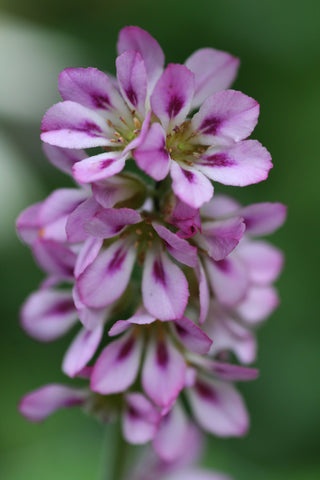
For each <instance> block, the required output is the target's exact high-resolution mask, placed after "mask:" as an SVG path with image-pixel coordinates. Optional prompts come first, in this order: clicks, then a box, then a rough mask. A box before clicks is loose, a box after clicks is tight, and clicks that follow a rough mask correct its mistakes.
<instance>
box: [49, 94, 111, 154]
mask: <svg viewBox="0 0 320 480" xmlns="http://www.w3.org/2000/svg"><path fill="white" fill-rule="evenodd" d="M41 131H42V134H41V140H42V141H43V142H45V143H49V144H50V145H55V146H57V147H63V148H76V149H79V148H90V147H102V146H109V145H113V144H112V143H110V140H109V139H108V138H109V137H110V138H112V133H111V132H110V128H109V127H108V124H107V122H106V121H105V120H104V119H103V117H101V116H100V115H99V114H98V113H96V112H94V111H93V110H90V109H88V108H86V107H83V106H82V105H80V104H79V103H75V102H71V101H66V102H60V103H57V104H56V105H54V106H53V107H51V108H49V110H47V112H46V113H45V115H44V117H43V119H42V124H41Z"/></svg>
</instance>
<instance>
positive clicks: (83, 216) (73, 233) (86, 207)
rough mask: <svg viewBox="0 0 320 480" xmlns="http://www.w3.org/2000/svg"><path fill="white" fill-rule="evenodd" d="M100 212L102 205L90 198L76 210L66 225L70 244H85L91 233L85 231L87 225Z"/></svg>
mask: <svg viewBox="0 0 320 480" xmlns="http://www.w3.org/2000/svg"><path fill="white" fill-rule="evenodd" d="M99 210H101V205H99V203H98V202H97V201H96V200H95V199H94V198H93V197H89V198H88V199H87V200H85V201H84V202H82V203H81V204H80V205H78V207H77V208H75V209H74V211H73V212H72V213H71V214H70V215H69V217H68V220H67V223H66V234H67V238H68V242H69V243H79V242H84V241H85V240H86V239H87V238H88V236H89V233H88V232H87V231H86V230H85V225H86V224H87V222H88V221H90V220H91V219H92V217H93V216H94V215H95V213H97V212H98V211H99Z"/></svg>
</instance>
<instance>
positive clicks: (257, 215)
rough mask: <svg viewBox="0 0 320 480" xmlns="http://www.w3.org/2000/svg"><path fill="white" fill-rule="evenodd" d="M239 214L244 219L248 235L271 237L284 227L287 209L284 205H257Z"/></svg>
mask: <svg viewBox="0 0 320 480" xmlns="http://www.w3.org/2000/svg"><path fill="white" fill-rule="evenodd" d="M238 213H239V215H241V216H243V218H244V221H245V224H246V233H248V235H269V234H270V233H273V232H274V231H275V230H277V229H278V228H279V227H281V226H282V225H283V223H284V221H285V219H286V216H287V207H286V206H285V205H283V204H282V203H270V202H265V203H255V204H253V205H248V206H247V207H243V208H241V209H240V212H238Z"/></svg>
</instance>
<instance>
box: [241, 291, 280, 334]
mask: <svg viewBox="0 0 320 480" xmlns="http://www.w3.org/2000/svg"><path fill="white" fill-rule="evenodd" d="M278 305H279V297H278V294H277V291H276V289H275V288H274V287H271V286H270V287H251V288H250V290H249V291H248V293H247V295H246V297H245V299H244V300H243V301H242V302H241V303H240V304H239V305H237V307H236V312H237V314H238V315H240V317H241V318H242V319H243V321H244V322H245V323H246V324H248V325H255V324H256V323H260V322H262V321H263V320H265V319H266V318H268V317H269V316H270V315H271V313H272V312H273V311H274V310H275V309H276V308H277V306H278Z"/></svg>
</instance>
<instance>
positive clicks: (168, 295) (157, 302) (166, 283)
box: [142, 250, 189, 321]
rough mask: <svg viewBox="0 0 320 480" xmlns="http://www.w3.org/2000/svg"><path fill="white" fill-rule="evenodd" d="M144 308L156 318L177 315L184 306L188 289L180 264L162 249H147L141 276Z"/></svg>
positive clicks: (180, 313)
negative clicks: (173, 261)
mask: <svg viewBox="0 0 320 480" xmlns="http://www.w3.org/2000/svg"><path fill="white" fill-rule="evenodd" d="M142 297H143V303H144V306H145V307H146V309H147V310H148V312H149V313H151V315H154V316H155V317H156V318H158V319H159V320H164V321H165V320H173V319H175V318H180V317H182V315H183V312H184V310H185V308H186V306H187V302H188V297H189V289H188V282H187V280H186V277H185V276H184V274H183V273H182V271H181V270H180V268H179V267H177V265H175V264H174V263H172V262H171V260H169V258H168V257H167V255H166V254H165V253H163V252H162V251H161V250H159V251H158V252H157V251H153V250H148V251H147V255H146V259H145V263H144V268H143V276H142Z"/></svg>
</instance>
